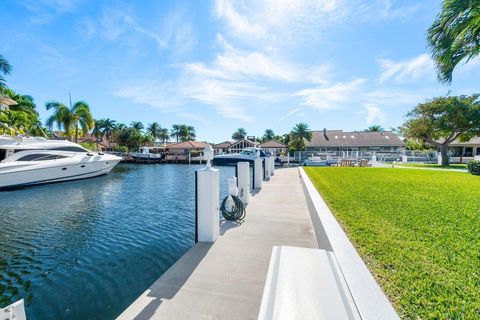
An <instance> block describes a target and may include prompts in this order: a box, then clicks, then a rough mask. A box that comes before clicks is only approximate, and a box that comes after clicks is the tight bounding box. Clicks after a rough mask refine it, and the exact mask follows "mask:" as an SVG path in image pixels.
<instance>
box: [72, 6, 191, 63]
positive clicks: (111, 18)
mask: <svg viewBox="0 0 480 320" xmlns="http://www.w3.org/2000/svg"><path fill="white" fill-rule="evenodd" d="M159 19H161V21H162V22H163V23H161V24H160V25H158V26H154V27H152V26H146V25H144V24H143V23H141V22H139V21H138V19H136V18H135V15H134V14H133V10H131V9H129V8H127V7H124V6H107V7H105V8H104V9H103V12H102V15H101V17H100V18H99V19H93V18H91V17H84V18H82V19H80V20H79V21H77V31H78V32H79V33H80V34H83V35H85V36H86V37H87V38H90V37H92V36H93V35H95V34H97V33H98V34H99V35H100V36H101V37H103V38H105V39H107V40H108V41H110V42H116V43H121V44H126V45H129V46H131V47H133V48H134V49H135V50H138V48H139V42H140V41H141V40H142V39H147V40H150V41H153V42H154V43H155V44H156V45H157V47H158V49H159V50H160V51H162V50H166V49H168V50H170V51H171V53H172V56H173V57H174V60H175V59H178V58H181V57H183V56H184V55H185V54H186V53H189V52H190V51H191V50H192V49H193V48H194V47H195V45H196V44H197V39H196V36H195V32H194V28H193V21H192V17H191V16H190V15H189V14H188V12H187V11H186V10H183V9H181V8H179V7H177V8H174V9H173V10H172V11H170V12H168V13H167V14H166V15H165V16H162V17H159ZM95 20H98V23H97V22H96V21H95Z"/></svg>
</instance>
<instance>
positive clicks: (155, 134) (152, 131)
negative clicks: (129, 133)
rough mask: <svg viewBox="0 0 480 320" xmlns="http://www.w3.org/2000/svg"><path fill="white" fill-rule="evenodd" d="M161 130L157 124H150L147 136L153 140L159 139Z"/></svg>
mask: <svg viewBox="0 0 480 320" xmlns="http://www.w3.org/2000/svg"><path fill="white" fill-rule="evenodd" d="M161 128H162V127H161V126H160V125H159V124H158V122H153V123H150V124H149V125H148V127H147V134H149V135H151V136H152V138H153V140H156V139H159V138H160V137H159V136H160V129H161Z"/></svg>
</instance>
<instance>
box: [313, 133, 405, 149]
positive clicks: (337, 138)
mask: <svg viewBox="0 0 480 320" xmlns="http://www.w3.org/2000/svg"><path fill="white" fill-rule="evenodd" d="M404 146H405V144H404V142H403V141H402V140H401V139H400V138H399V137H398V136H397V135H396V134H394V133H393V132H391V131H383V132H370V131H368V132H367V131H353V132H347V131H343V130H326V129H323V130H319V131H312V139H311V140H310V141H306V143H305V150H306V151H314V152H342V151H347V152H349V151H360V152H385V153H390V152H398V151H401V150H403V148H404Z"/></svg>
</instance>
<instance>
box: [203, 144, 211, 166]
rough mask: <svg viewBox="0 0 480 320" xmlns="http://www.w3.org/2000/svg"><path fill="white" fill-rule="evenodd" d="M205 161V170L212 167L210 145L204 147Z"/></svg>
mask: <svg viewBox="0 0 480 320" xmlns="http://www.w3.org/2000/svg"><path fill="white" fill-rule="evenodd" d="M204 155H205V160H207V168H210V167H211V166H212V159H213V148H212V146H211V145H210V144H207V145H206V146H205V151H204Z"/></svg>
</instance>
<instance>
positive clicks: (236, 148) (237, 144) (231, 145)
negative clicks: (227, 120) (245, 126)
mask: <svg viewBox="0 0 480 320" xmlns="http://www.w3.org/2000/svg"><path fill="white" fill-rule="evenodd" d="M256 146H258V142H254V141H251V140H248V139H242V140H237V141H233V142H231V141H224V142H222V143H219V144H215V145H213V149H214V152H215V154H222V153H238V152H240V151H242V150H243V149H245V148H251V147H256Z"/></svg>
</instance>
